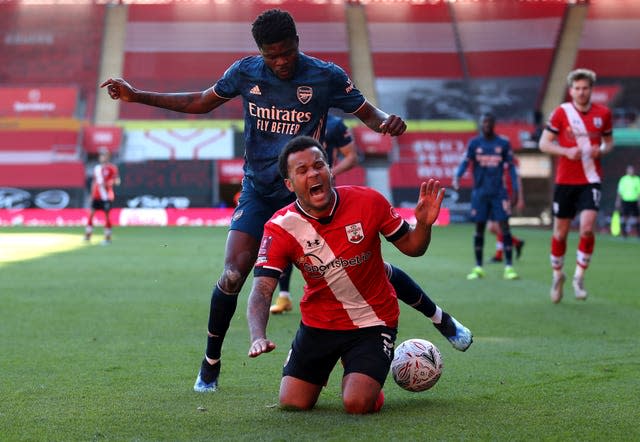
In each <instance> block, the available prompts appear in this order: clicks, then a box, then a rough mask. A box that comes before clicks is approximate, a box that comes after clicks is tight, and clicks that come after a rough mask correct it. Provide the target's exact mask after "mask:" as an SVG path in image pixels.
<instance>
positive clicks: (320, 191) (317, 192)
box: [309, 183, 324, 196]
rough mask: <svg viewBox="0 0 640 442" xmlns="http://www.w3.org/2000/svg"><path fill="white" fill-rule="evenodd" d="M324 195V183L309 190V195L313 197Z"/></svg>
mask: <svg viewBox="0 0 640 442" xmlns="http://www.w3.org/2000/svg"><path fill="white" fill-rule="evenodd" d="M323 193H324V187H323V186H322V183H320V184H314V185H313V186H311V188H310V189H309V195H311V196H318V195H322V194H323Z"/></svg>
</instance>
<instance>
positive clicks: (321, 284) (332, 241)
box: [256, 186, 408, 330]
mask: <svg viewBox="0 0 640 442" xmlns="http://www.w3.org/2000/svg"><path fill="white" fill-rule="evenodd" d="M336 192H337V198H336V205H335V207H334V208H333V210H332V213H331V215H330V216H328V217H326V218H321V219H316V218H313V217H311V216H309V215H307V214H305V213H304V212H302V210H301V209H300V208H299V206H297V205H296V203H292V204H290V205H288V206H286V207H284V208H283V209H280V210H279V211H278V212H276V213H275V214H274V215H273V217H272V218H271V220H269V222H267V224H266V225H265V228H264V235H263V238H262V243H261V246H260V251H259V254H258V260H257V262H256V274H257V275H260V270H261V269H263V270H265V271H268V270H269V269H270V270H272V271H278V272H281V271H282V270H283V269H284V268H285V267H286V265H287V264H288V263H289V262H292V263H293V264H294V265H295V266H296V267H298V268H299V269H300V271H301V272H302V275H303V277H304V279H305V282H306V285H305V287H304V296H303V298H302V300H301V301H300V311H301V313H302V322H303V323H304V324H305V325H307V326H310V327H316V328H321V329H329V330H352V329H357V328H362V327H372V326H376V325H386V326H388V327H397V325H398V316H399V314H400V311H399V308H398V300H397V298H396V295H395V291H394V289H393V287H392V286H391V284H390V283H389V280H388V279H387V276H386V273H385V269H384V262H383V259H382V253H381V242H380V234H382V235H383V236H384V237H385V238H387V239H388V240H391V241H393V240H395V239H397V238H399V237H401V236H402V235H403V234H404V233H405V232H406V229H407V227H408V225H407V223H406V222H405V221H404V220H403V219H402V218H401V217H400V216H399V215H398V214H397V213H396V212H395V210H394V209H393V207H392V206H391V205H390V204H389V202H388V201H387V200H386V199H385V198H384V197H383V196H382V195H381V194H380V193H378V192H377V191H375V190H373V189H370V188H366V187H356V186H347V187H338V188H337V189H336Z"/></svg>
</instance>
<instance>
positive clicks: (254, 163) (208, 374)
mask: <svg viewBox="0 0 640 442" xmlns="http://www.w3.org/2000/svg"><path fill="white" fill-rule="evenodd" d="M251 31H252V34H253V38H254V40H255V42H256V45H257V47H258V50H259V52H260V54H259V55H254V56H249V57H245V58H242V59H240V60H237V61H236V62H234V63H233V64H232V65H231V66H230V67H229V68H228V69H227V70H226V71H225V73H224V74H223V75H222V77H221V78H220V79H219V80H218V81H217V82H216V83H215V84H214V85H213V86H211V87H210V88H208V89H206V90H203V91H200V92H182V93H160V92H149V91H142V90H138V89H136V88H134V87H133V86H131V85H130V84H129V83H127V82H126V81H125V80H123V79H121V78H110V79H108V80H106V81H105V82H103V83H102V85H101V87H106V88H107V91H108V93H109V95H110V96H111V98H113V99H120V100H123V101H126V102H135V103H142V104H145V105H149V106H156V107H161V108H164V109H169V110H173V111H176V112H184V113H194V114H201V113H207V112H211V111H212V110H214V109H216V108H217V107H219V106H221V105H223V104H224V103H226V102H227V101H229V100H231V99H232V98H234V97H236V96H241V97H242V101H243V108H244V140H245V153H244V160H245V164H244V171H245V176H244V179H243V182H242V191H241V195H240V199H239V201H238V206H237V207H236V209H235V212H234V214H233V217H232V221H231V225H230V227H229V232H228V235H227V242H226V247H225V258H224V270H223V271H222V275H220V278H219V279H218V281H217V283H216V284H215V287H214V289H213V293H212V295H211V304H210V311H209V321H208V335H207V345H206V350H205V357H204V359H203V361H202V364H201V367H200V371H199V373H198V377H197V379H196V383H195V385H194V390H195V391H198V392H210V391H215V390H216V389H217V388H218V377H219V374H220V366H221V363H220V357H221V350H222V343H223V341H224V337H225V334H226V332H227V330H228V328H229V324H230V322H231V319H232V317H233V315H234V313H235V310H236V306H237V301H238V294H239V293H240V290H241V289H242V286H243V285H244V282H245V280H246V278H247V276H248V275H249V273H250V272H251V270H252V268H253V265H254V263H255V260H256V257H257V254H258V248H259V245H260V239H261V238H262V232H263V228H264V224H265V223H266V222H267V220H268V219H269V218H270V217H271V215H273V213H274V212H275V211H276V210H278V209H280V208H282V207H284V206H285V205H286V204H289V203H291V202H292V201H294V199H295V195H294V194H293V193H292V192H290V191H289V190H288V189H287V188H286V186H285V185H284V180H283V179H282V178H281V177H280V174H279V171H278V155H279V153H280V151H281V150H282V148H283V146H284V145H285V144H286V143H287V141H289V140H290V139H291V138H293V137H295V136H299V135H307V136H311V137H313V138H315V139H318V140H319V141H320V142H323V139H324V134H325V126H326V121H327V113H328V111H329V108H331V107H334V108H337V109H341V110H342V111H344V112H346V113H350V114H353V115H355V116H356V117H358V118H359V119H360V120H361V121H362V122H363V123H364V124H365V125H367V126H368V127H369V128H371V129H372V130H374V131H376V132H379V133H383V134H387V135H391V136H398V135H401V134H402V133H404V131H405V130H406V127H407V126H406V124H405V122H404V121H403V120H402V118H400V117H398V116H396V115H389V114H387V113H385V112H383V111H382V110H380V109H378V108H377V107H375V106H373V105H372V104H371V103H369V102H368V101H367V100H366V98H365V97H364V96H363V95H362V93H361V92H360V91H359V90H358V89H357V88H356V87H355V86H354V85H353V83H352V82H351V80H350V79H349V77H348V76H347V74H346V73H345V71H344V70H343V69H342V68H340V67H339V66H337V65H335V64H333V63H329V62H325V61H322V60H319V59H317V58H314V57H310V56H308V55H306V54H304V53H302V52H300V50H299V48H298V43H299V38H298V34H297V30H296V25H295V22H294V20H293V18H292V17H291V15H290V14H289V13H288V12H286V11H282V10H279V9H270V10H267V11H264V12H263V13H261V14H260V15H259V16H258V17H257V18H256V20H255V21H254V22H253V24H252V29H251Z"/></svg>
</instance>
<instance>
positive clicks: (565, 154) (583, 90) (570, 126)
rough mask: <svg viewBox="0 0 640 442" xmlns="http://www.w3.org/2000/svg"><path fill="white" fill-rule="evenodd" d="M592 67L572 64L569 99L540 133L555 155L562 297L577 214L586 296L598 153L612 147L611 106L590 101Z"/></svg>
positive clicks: (554, 256) (578, 280)
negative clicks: (566, 257) (573, 67)
mask: <svg viewBox="0 0 640 442" xmlns="http://www.w3.org/2000/svg"><path fill="white" fill-rule="evenodd" d="M595 82H596V73H595V72H593V71H591V70H589V69H576V70H574V71H571V72H570V73H569V75H568V76H567V84H568V87H569V95H570V96H571V101H570V102H566V103H563V104H561V105H560V106H558V107H557V108H556V109H555V110H554V111H553V112H552V113H551V116H550V118H549V121H548V122H547V126H546V128H545V129H544V131H543V132H542V136H541V137H540V150H541V151H542V152H546V153H549V154H551V155H555V156H557V157H559V159H558V162H557V168H556V178H555V189H554V192H553V215H554V219H553V235H552V237H551V267H552V268H553V277H552V283H551V290H550V296H551V301H552V302H554V303H558V302H560V300H561V299H562V293H563V285H564V281H565V278H566V276H565V274H564V271H563V267H564V255H565V252H566V250H567V236H568V235H569V229H570V228H571V221H572V220H573V218H574V217H575V216H576V214H578V213H579V214H580V240H579V242H578V250H577V253H576V258H577V259H576V270H575V273H574V275H573V290H574V294H575V296H576V299H581V300H585V299H587V290H586V289H585V288H584V273H585V270H586V269H587V268H588V267H589V262H590V261H591V256H592V255H593V250H594V246H595V231H594V227H595V223H596V218H597V215H598V209H599V208H600V197H601V191H600V183H601V182H602V167H601V164H600V159H601V157H602V156H603V155H604V154H606V153H608V152H610V151H611V150H612V149H613V129H612V123H611V111H610V110H609V109H608V108H607V107H606V106H603V105H600V104H596V103H592V102H591V92H592V90H593V85H594V84H595Z"/></svg>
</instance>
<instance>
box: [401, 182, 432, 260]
mask: <svg viewBox="0 0 640 442" xmlns="http://www.w3.org/2000/svg"><path fill="white" fill-rule="evenodd" d="M443 199H444V187H442V186H441V185H440V181H438V180H434V179H433V178H431V179H430V180H429V181H427V182H423V183H422V184H421V185H420V194H419V197H418V204H416V208H415V211H414V213H415V216H416V225H415V226H413V227H412V228H411V229H410V230H409V232H407V234H405V235H404V236H402V238H400V239H398V240H397V241H395V242H394V243H393V244H394V245H395V246H396V247H397V248H398V250H400V251H401V252H402V253H404V254H405V255H408V256H422V255H424V253H425V252H426V251H427V249H428V248H429V243H430V242H431V227H432V226H433V224H434V223H435V222H436V220H437V219H438V215H439V214H440V207H441V206H442V200H443Z"/></svg>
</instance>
